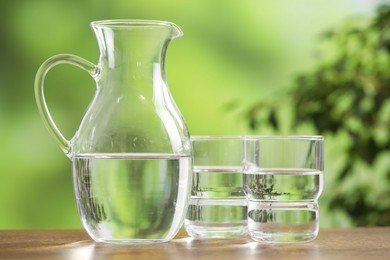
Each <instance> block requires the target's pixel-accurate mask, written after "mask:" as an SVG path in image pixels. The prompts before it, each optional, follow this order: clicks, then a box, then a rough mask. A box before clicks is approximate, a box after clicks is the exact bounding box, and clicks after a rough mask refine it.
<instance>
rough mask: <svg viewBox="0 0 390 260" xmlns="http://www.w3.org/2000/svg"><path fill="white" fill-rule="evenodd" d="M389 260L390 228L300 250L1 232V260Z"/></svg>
mask: <svg viewBox="0 0 390 260" xmlns="http://www.w3.org/2000/svg"><path fill="white" fill-rule="evenodd" d="M267 258H269V259H271V258H272V259H390V227H386V228H351V229H323V230H321V231H320V234H319V236H318V238H317V239H316V240H314V241H312V242H309V243H304V244H284V245H281V244H261V243H257V242H255V241H253V240H251V239H250V238H249V237H243V238H238V239H193V238H190V237H188V236H187V234H186V232H185V231H183V230H182V231H180V232H179V234H178V235H177V236H176V238H175V239H174V240H172V241H171V242H168V243H161V244H152V245H112V244H102V243H96V242H94V241H92V240H91V239H90V238H89V237H88V235H87V234H86V233H85V231H83V230H10V231H8V230H2V231H0V259H72V260H78V259H83V260H88V259H115V260H116V259H138V260H143V259H183V260H184V259H185V260H187V259H213V260H216V259H225V260H226V259H242V260H244V259H245V260H247V259H267Z"/></svg>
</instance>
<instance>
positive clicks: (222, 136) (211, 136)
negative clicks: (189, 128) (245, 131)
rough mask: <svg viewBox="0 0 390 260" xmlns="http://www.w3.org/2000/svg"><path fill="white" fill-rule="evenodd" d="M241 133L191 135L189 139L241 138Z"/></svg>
mask: <svg viewBox="0 0 390 260" xmlns="http://www.w3.org/2000/svg"><path fill="white" fill-rule="evenodd" d="M243 137H244V136H243V135H193V136H191V141H198V140H225V139H238V140H243Z"/></svg>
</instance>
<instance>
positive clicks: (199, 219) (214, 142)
mask: <svg viewBox="0 0 390 260" xmlns="http://www.w3.org/2000/svg"><path fill="white" fill-rule="evenodd" d="M191 140H192V146H193V158H194V162H193V164H194V167H193V181H192V191H191V199H190V202H189V206H188V212H187V216H186V218H185V221H184V226H185V228H186V231H187V233H188V234H189V235H190V236H192V237H195V238H234V237H240V236H244V235H246V234H247V202H246V198H245V194H244V190H243V176H242V156H243V155H242V142H243V141H242V137H241V136H192V137H191Z"/></svg>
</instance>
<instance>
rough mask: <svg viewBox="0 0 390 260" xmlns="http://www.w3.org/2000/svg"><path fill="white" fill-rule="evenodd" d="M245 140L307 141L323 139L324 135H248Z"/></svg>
mask: <svg viewBox="0 0 390 260" xmlns="http://www.w3.org/2000/svg"><path fill="white" fill-rule="evenodd" d="M243 139H244V140H262V139H263V140H272V139H274V140H278V139H279V140H307V141H323V140H324V136H322V135H247V136H244V137H243Z"/></svg>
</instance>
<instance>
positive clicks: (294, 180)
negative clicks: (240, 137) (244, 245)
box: [243, 136, 324, 243]
mask: <svg viewBox="0 0 390 260" xmlns="http://www.w3.org/2000/svg"><path fill="white" fill-rule="evenodd" d="M243 164H244V169H243V171H244V184H243V185H244V192H245V194H246V197H247V200H248V232H249V234H250V236H251V237H252V239H254V240H256V241H261V242H274V243H294V242H306V241H310V240H313V239H314V238H316V236H317V234H318V230H319V208H318V202H317V200H318V197H319V196H320V194H321V193H322V190H323V171H324V159H323V137H322V136H247V137H244V161H243Z"/></svg>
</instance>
